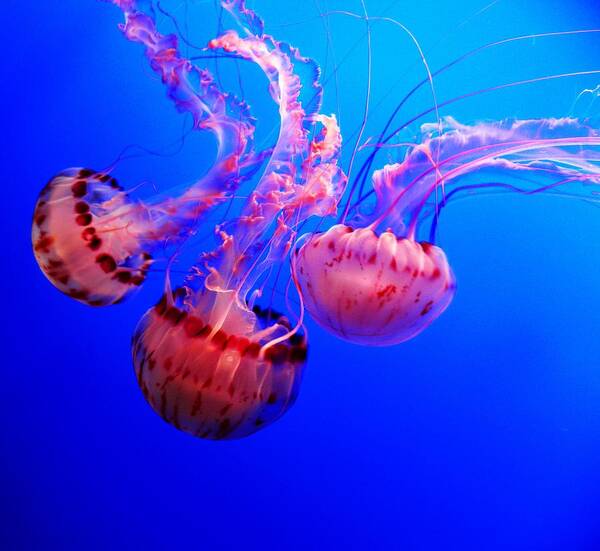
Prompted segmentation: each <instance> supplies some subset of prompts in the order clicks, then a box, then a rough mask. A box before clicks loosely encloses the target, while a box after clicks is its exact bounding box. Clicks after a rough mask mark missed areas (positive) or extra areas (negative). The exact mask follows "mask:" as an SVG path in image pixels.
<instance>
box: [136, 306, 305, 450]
mask: <svg viewBox="0 0 600 551" xmlns="http://www.w3.org/2000/svg"><path fill="white" fill-rule="evenodd" d="M169 302H171V304H170V305H169ZM201 311H202V313H200V312H201ZM188 312H189V313H188ZM214 316H215V314H214V313H213V314H211V312H210V309H209V310H208V311H207V310H205V309H204V308H201V307H196V308H194V309H192V310H190V309H189V308H188V307H186V306H184V305H183V303H182V302H181V300H180V299H179V298H178V297H177V296H175V299H174V301H167V298H166V297H165V298H163V299H162V300H161V302H159V303H158V304H157V305H156V306H155V307H154V308H152V309H151V310H149V311H148V312H147V313H146V315H145V316H144V317H143V318H142V320H141V321H140V324H139V325H138V328H137V330H136V332H135V334H134V337H133V360H134V365H135V371H136V376H137V380H138V383H139V385H140V388H141V389H142V392H143V394H144V396H145V398H146V400H147V401H148V403H149V404H150V405H151V406H152V408H153V409H154V410H155V411H156V412H157V413H158V414H159V415H160V416H161V417H162V418H163V419H165V420H166V421H167V422H169V423H170V424H172V425H174V426H175V427H177V428H178V429H181V430H183V431H185V432H188V433H190V434H193V435H194V436H199V437H201V438H208V439H214V440H221V439H231V438H240V437H243V436H247V435H249V434H252V433H253V432H256V431H257V430H259V429H261V428H263V427H265V426H267V425H268V424H270V423H272V422H273V421H275V420H276V419H278V418H279V417H281V416H282V415H283V414H284V413H285V412H286V411H287V410H288V409H289V408H290V407H291V406H292V404H293V403H294V402H295V400H296V396H297V394H298V390H299V386H300V382H301V378H302V371H303V367H304V364H305V360H306V340H305V338H304V337H303V336H302V334H301V333H295V334H293V335H291V336H290V337H289V338H285V339H284V340H282V341H281V342H279V343H277V344H274V345H273V346H271V347H268V348H266V349H264V348H263V347H264V345H265V344H266V343H267V342H268V341H270V340H272V339H274V338H277V337H280V336H282V335H285V334H286V333H288V332H289V330H290V326H289V322H288V321H287V320H286V319H285V318H283V317H281V316H279V315H277V314H274V313H273V312H272V311H270V310H264V311H263V310H261V309H260V308H255V309H254V314H252V313H251V312H247V311H244V312H243V316H242V317H236V316H235V315H233V314H231V313H229V314H228V316H227V321H226V322H225V323H224V324H223V325H221V328H219V329H217V326H214V325H213V324H212V323H210V322H211V321H212V320H213V318H214ZM249 317H254V320H253V322H250V325H249V324H248V319H249Z"/></svg>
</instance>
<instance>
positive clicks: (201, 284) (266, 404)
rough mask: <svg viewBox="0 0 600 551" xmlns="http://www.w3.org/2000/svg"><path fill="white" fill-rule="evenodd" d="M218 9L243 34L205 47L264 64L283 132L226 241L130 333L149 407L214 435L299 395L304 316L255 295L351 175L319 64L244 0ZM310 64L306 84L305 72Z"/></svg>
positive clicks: (244, 426)
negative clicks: (275, 34) (292, 315)
mask: <svg viewBox="0 0 600 551" xmlns="http://www.w3.org/2000/svg"><path fill="white" fill-rule="evenodd" d="M223 6H224V7H225V8H226V9H227V10H228V11H230V12H231V13H232V14H233V15H234V16H235V17H237V18H238V20H239V21H240V22H241V24H242V25H243V26H245V31H246V34H247V37H245V38H240V37H239V36H238V35H237V34H235V33H232V32H230V33H226V34H225V35H224V36H223V37H221V38H220V39H217V40H214V41H212V42H211V44H210V47H211V48H213V49H217V48H224V49H226V51H227V52H229V53H230V54H231V55H235V56H239V57H242V58H244V59H248V60H251V61H252V62H254V63H257V64H258V65H259V66H260V68H261V69H262V70H263V71H264V73H265V74H266V76H267V78H268V79H269V84H270V86H269V90H270V92H271V95H272V97H273V99H274V100H275V101H276V103H277V104H278V106H279V113H280V117H281V124H280V132H279V138H278V140H277V143H276V144H275V147H274V148H273V153H272V156H271V158H270V159H269V162H268V165H267V167H266V169H265V171H264V173H263V174H262V176H261V178H260V180H259V182H258V183H257V186H256V188H255V189H254V191H253V192H252V193H251V194H250V196H249V197H248V199H247V200H246V202H245V203H244V205H243V206H242V207H241V212H240V215H239V216H238V217H237V218H234V219H232V220H231V221H229V222H228V223H227V224H225V225H223V226H222V227H220V228H218V230H217V235H218V237H219V239H220V240H221V244H220V245H219V246H218V247H217V248H216V249H215V250H214V251H212V252H209V253H205V254H204V255H203V256H202V259H201V262H200V263H199V265H198V266H197V267H196V268H195V269H194V270H192V273H191V275H190V277H189V278H188V279H187V280H186V285H185V287H184V288H180V289H179V290H178V291H176V292H175V293H171V292H170V291H169V286H168V285H167V290H166V292H165V297H164V299H163V300H162V301H161V302H159V304H158V305H157V306H156V307H155V308H153V309H151V310H149V311H148V312H147V313H146V314H145V316H144V317H143V318H142V320H141V322H140V324H139V325H138V328H137V330H136V332H135V335H134V337H133V360H134V364H135V370H136V374H137V378H138V382H139V384H140V387H141V389H142V392H143V393H144V396H145V397H146V400H147V401H148V403H149V404H150V405H151V406H152V408H153V409H154V410H155V411H156V412H157V413H158V414H159V415H160V416H161V417H162V418H163V419H165V420H166V421H167V422H169V423H170V424H172V425H174V426H175V427H177V428H179V429H181V430H184V431H186V432H188V433H191V434H193V435H196V436H199V437H202V438H209V439H227V438H239V437H243V436H246V435H248V434H251V433H253V432H255V431H257V430H259V429H261V428H263V427H265V426H267V425H268V424H269V423H272V422H273V421H275V420H276V419H278V418H279V417H280V416H281V415H283V414H284V413H285V412H286V411H287V410H288V409H289V407H290V406H291V405H292V404H293V403H294V400H295V398H296V396H297V393H298V389H299V385H300V380H301V376H302V370H303V367H304V363H305V358H306V350H307V341H306V338H305V337H304V336H303V334H302V329H301V327H302V325H301V315H300V316H299V320H298V322H297V323H295V324H293V325H292V324H291V323H290V322H289V321H288V318H287V317H285V316H281V315H279V314H275V313H274V311H273V310H272V309H271V308H270V307H269V308H264V309H261V308H260V307H258V306H257V304H256V303H257V301H258V300H259V298H260V297H261V295H262V289H263V288H264V285H265V284H266V281H267V280H268V279H269V274H270V273H271V271H272V268H273V267H274V266H277V265H281V263H282V261H283V260H284V259H285V258H286V257H287V255H288V252H289V250H290V248H291V246H292V243H293V241H294V239H295V230H294V228H295V227H296V226H297V225H298V224H301V223H302V222H303V221H304V220H306V219H307V218H308V217H309V216H311V215H317V216H325V215H327V214H331V213H332V212H334V211H335V205H336V203H337V200H338V198H339V197H338V195H337V194H338V192H339V190H341V189H342V187H343V181H344V175H343V173H342V172H341V170H340V169H339V168H338V167H337V159H338V156H339V149H340V143H341V138H340V133H339V128H338V126H337V124H336V121H335V118H334V117H326V116H323V115H320V114H318V113H317V112H316V110H317V109H318V108H319V107H320V87H319V86H318V84H317V80H316V79H317V75H318V71H316V70H314V68H315V66H314V64H313V62H312V61H310V60H307V59H304V58H302V57H301V56H300V55H299V54H298V52H297V51H295V50H294V49H293V48H290V47H289V46H287V45H282V44H280V43H279V42H277V41H275V40H274V39H272V38H270V37H267V36H265V35H263V34H262V21H260V20H259V19H258V17H257V16H256V15H255V14H254V13H253V12H252V11H250V10H248V9H246V8H245V6H244V3H243V2H239V1H238V2H226V3H224V4H223ZM306 68H308V69H310V70H309V71H306V73H308V74H309V78H308V79H307V81H306V82H303V80H301V78H300V77H299V76H298V72H299V71H301V70H302V69H306ZM303 85H304V86H305V87H307V88H308V89H309V90H311V89H312V91H313V92H315V94H314V98H315V99H316V101H314V102H313V103H312V104H311V106H312V108H313V110H312V111H311V112H310V113H308V114H307V112H306V111H305V110H304V107H303V104H302V103H301V101H300V93H301V89H302V86H303ZM319 127H320V130H318V129H319ZM311 132H313V135H312V136H311Z"/></svg>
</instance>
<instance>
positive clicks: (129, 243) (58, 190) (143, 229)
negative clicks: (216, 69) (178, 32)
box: [32, 0, 268, 306]
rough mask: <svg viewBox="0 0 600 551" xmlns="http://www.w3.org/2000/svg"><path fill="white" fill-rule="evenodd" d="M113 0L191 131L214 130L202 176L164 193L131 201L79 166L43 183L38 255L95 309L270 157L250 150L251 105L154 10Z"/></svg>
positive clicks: (119, 294)
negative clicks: (189, 51)
mask: <svg viewBox="0 0 600 551" xmlns="http://www.w3.org/2000/svg"><path fill="white" fill-rule="evenodd" d="M114 3H115V4H116V5H117V6H119V7H120V8H121V9H122V10H123V13H124V15H125V23H124V24H123V25H121V29H122V31H123V34H124V35H125V37H126V38H128V39H129V40H130V41H133V42H138V43H141V44H142V45H143V46H144V48H145V53H146V57H147V58H148V60H149V62H150V65H151V67H152V69H153V70H154V71H155V72H156V73H158V74H159V75H160V76H161V79H162V82H163V84H164V85H165V87H166V89H167V95H168V97H169V98H170V99H171V100H172V101H173V103H174V104H175V106H176V108H177V109H178V110H179V111H180V112H184V113H188V114H190V115H191V116H192V119H193V128H194V129H195V130H200V131H210V132H212V133H213V134H214V135H215V137H216V139H217V154H216V158H215V160H214V163H213V165H212V167H211V168H210V170H209V171H208V172H207V173H206V174H205V175H204V176H203V177H201V178H200V179H199V180H198V181H197V182H195V183H194V184H192V185H190V186H189V187H188V188H187V189H186V190H185V191H184V192H183V193H179V194H176V195H173V196H171V197H166V198H165V196H164V195H163V196H161V197H160V198H156V199H150V200H149V201H144V202H142V201H139V200H136V199H135V198H133V197H132V196H131V194H130V193H127V192H125V191H124V190H123V189H122V188H121V187H120V186H119V184H118V183H117V181H116V180H115V178H113V177H112V175H111V174H110V173H107V172H110V171H104V172H97V171H95V170H90V169H85V168H70V169H67V170H64V171H62V172H60V173H59V174H57V175H56V176H55V177H54V178H52V179H51V180H50V182H49V183H48V184H47V185H46V186H45V187H44V189H43V190H42V191H41V193H40V195H39V198H38V201H37V204H36V206H35V210H34V215H33V224H32V241H33V249H34V254H35V258H36V260H37V262H38V264H39V266H40V268H41V270H42V272H43V273H44V274H45V275H46V277H47V278H48V279H49V280H50V281H51V283H52V284H53V285H54V286H55V287H56V288H57V289H59V290H60V291H62V292H63V293H65V294H67V295H69V296H71V297H73V298H74V299H76V300H79V301H81V302H83V303H85V304H89V305H92V306H104V305H109V304H114V303H117V302H120V301H121V300H123V298H125V297H126V296H127V295H128V294H129V293H130V292H131V291H132V290H133V289H135V288H137V287H139V285H141V284H142V282H143V281H144V279H145V277H146V274H147V272H148V268H149V266H150V264H151V262H152V259H151V258H152V253H153V251H154V250H155V249H157V248H158V247H163V246H164V244H165V242H166V241H167V240H168V241H169V243H170V244H173V243H177V241H178V240H182V239H185V238H186V237H187V236H189V234H190V232H191V231H192V230H193V229H194V228H195V227H196V226H197V225H198V224H199V222H200V221H201V219H202V215H203V214H204V213H205V212H206V211H207V210H208V209H210V208H212V207H214V206H215V205H218V204H221V203H222V202H223V201H225V200H226V199H227V198H228V197H230V196H231V193H232V192H233V191H234V190H235V189H236V188H237V187H238V186H239V185H240V184H241V182H243V181H244V180H245V179H247V178H249V177H250V176H251V175H252V174H253V173H254V172H255V171H256V170H257V169H258V168H259V167H260V164H261V162H262V160H263V159H264V158H265V156H266V155H267V154H268V151H262V152H258V153H255V152H254V151H253V135H254V121H253V119H252V117H251V116H250V112H249V108H248V106H247V105H246V104H245V103H244V102H243V101H240V100H238V99H237V98H235V97H234V96H233V95H230V94H227V93H224V92H222V91H221V90H220V89H219V87H218V86H217V84H216V83H215V82H214V80H213V78H212V77H211V75H210V73H209V72H208V71H207V70H203V69H200V68H198V67H196V66H195V65H194V64H193V63H192V62H191V61H190V60H189V59H186V58H185V57H182V56H181V55H180V54H179V51H178V45H177V37H176V36H175V35H162V34H160V33H159V32H158V31H157V29H156V26H155V21H154V18H153V11H152V10H149V11H148V12H147V13H146V12H144V11H140V10H138V9H137V7H136V5H137V4H136V2H133V1H130V0H127V1H119V0H115V2H114ZM176 187H177V186H176Z"/></svg>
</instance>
